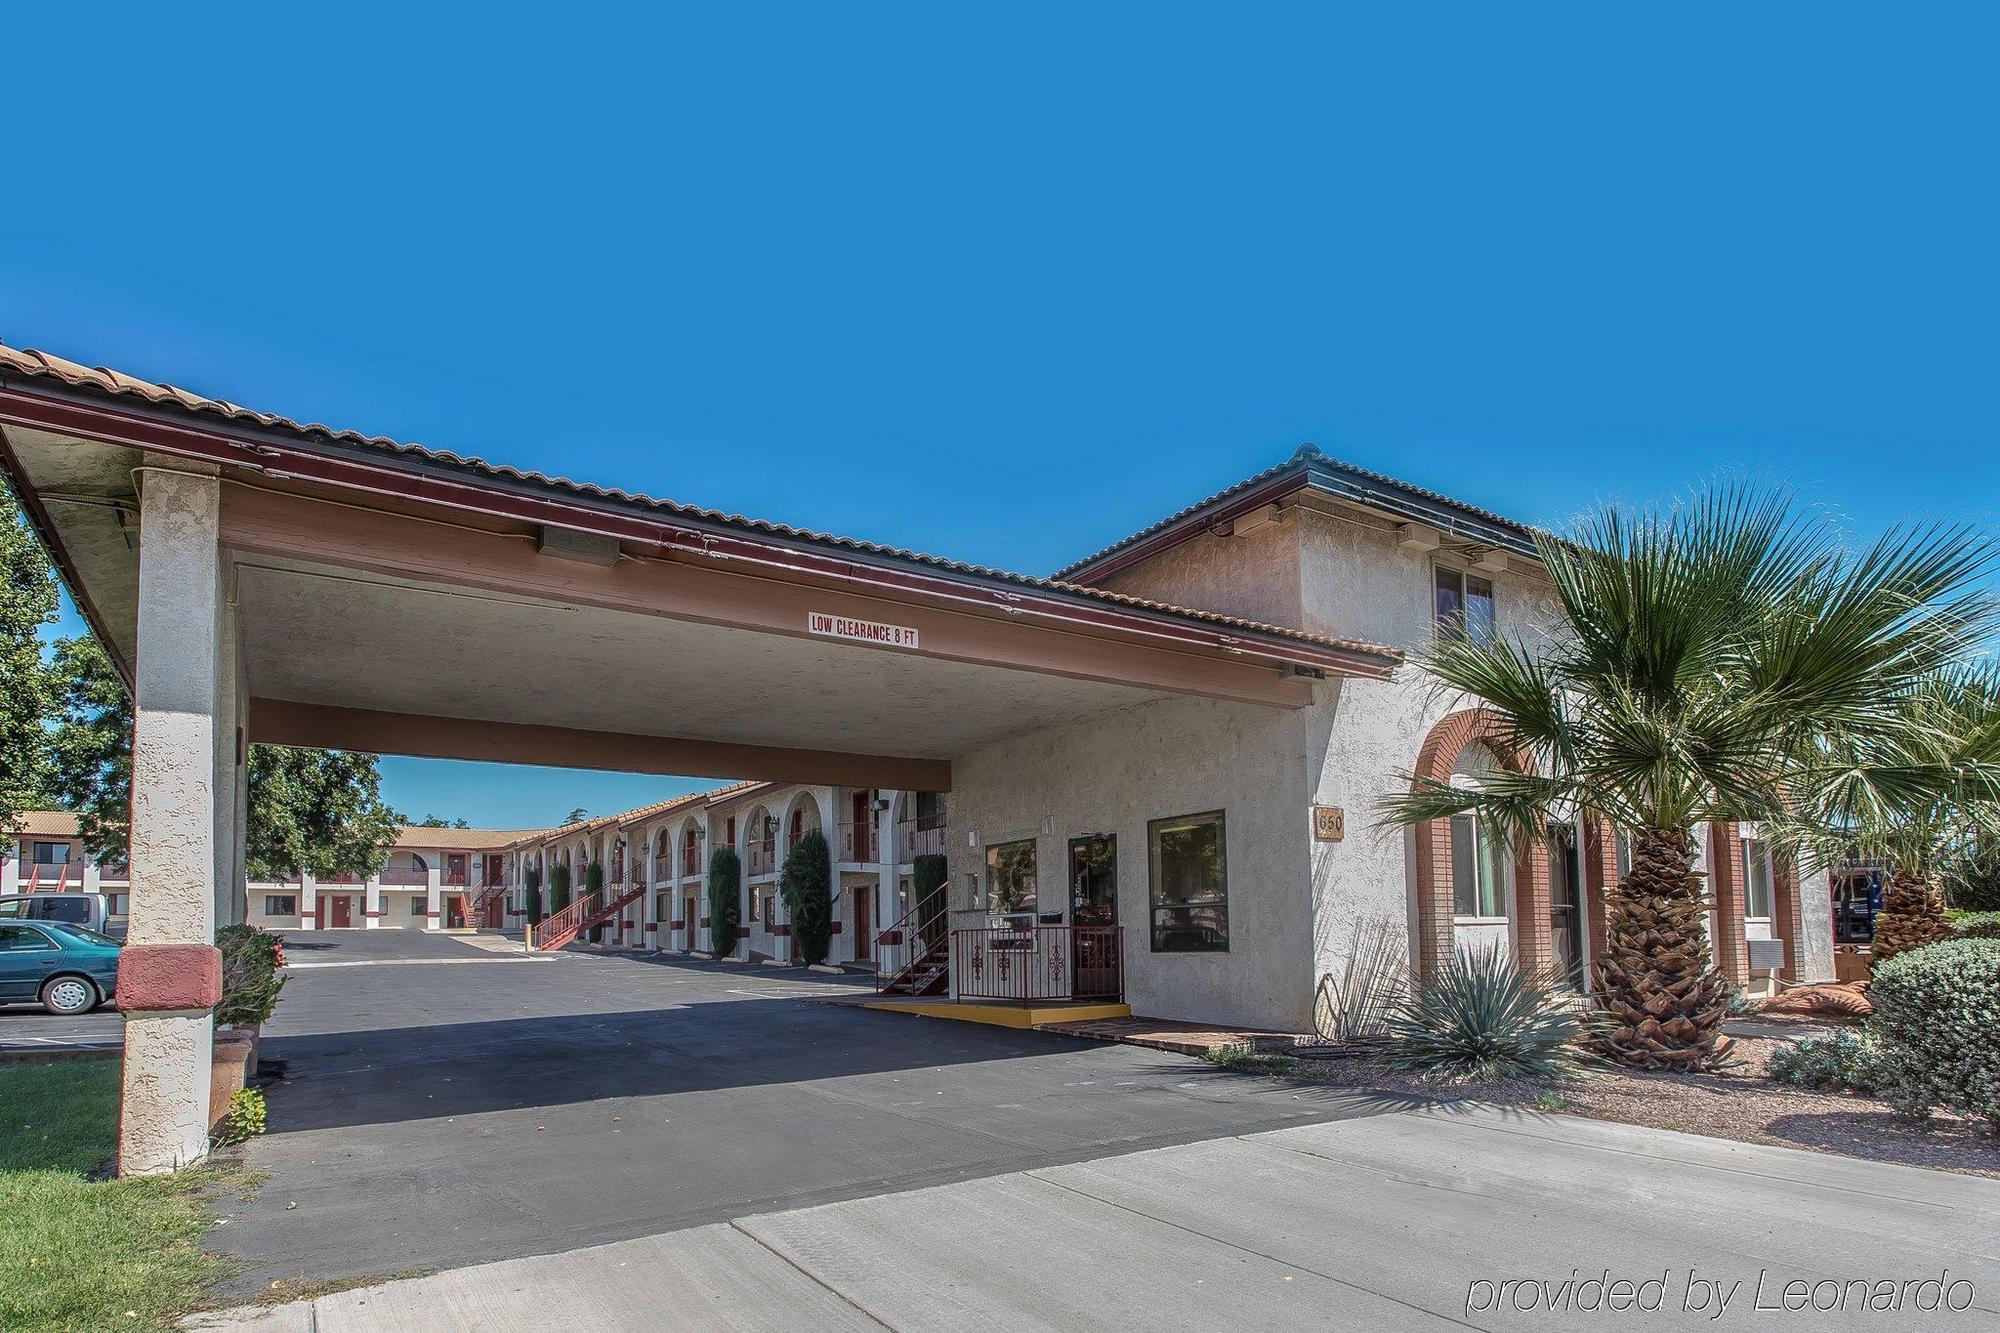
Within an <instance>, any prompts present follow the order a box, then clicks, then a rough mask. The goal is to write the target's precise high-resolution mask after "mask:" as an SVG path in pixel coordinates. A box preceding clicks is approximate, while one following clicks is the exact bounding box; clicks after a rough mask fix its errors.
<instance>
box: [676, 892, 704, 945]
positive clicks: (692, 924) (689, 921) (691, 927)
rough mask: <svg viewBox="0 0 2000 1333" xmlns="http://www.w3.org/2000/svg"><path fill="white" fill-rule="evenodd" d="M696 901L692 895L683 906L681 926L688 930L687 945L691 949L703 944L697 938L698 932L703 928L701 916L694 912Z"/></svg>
mask: <svg viewBox="0 0 2000 1333" xmlns="http://www.w3.org/2000/svg"><path fill="white" fill-rule="evenodd" d="M694 902H695V900H694V899H693V898H691V897H690V898H689V899H688V900H687V903H686V904H685V905H684V906H683V907H682V908H681V923H682V924H681V928H682V929H683V930H685V931H687V947H688V948H690V949H694V948H699V947H700V945H701V941H700V940H698V939H696V938H695V934H696V932H697V931H698V930H699V929H700V928H701V918H700V917H698V916H696V915H695V914H694Z"/></svg>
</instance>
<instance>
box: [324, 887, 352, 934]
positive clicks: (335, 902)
mask: <svg viewBox="0 0 2000 1333" xmlns="http://www.w3.org/2000/svg"><path fill="white" fill-rule="evenodd" d="M326 915H327V921H326V924H327V926H328V927H329V928H331V929H334V930H345V929H347V928H349V927H351V926H353V924H354V899H352V898H350V897H348V896H347V895H346V894H344V893H336V894H334V895H333V896H332V897H330V898H328V899H327V900H326Z"/></svg>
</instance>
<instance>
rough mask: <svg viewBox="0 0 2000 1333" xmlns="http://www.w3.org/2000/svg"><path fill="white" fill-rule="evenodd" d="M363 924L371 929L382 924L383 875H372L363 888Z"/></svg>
mask: <svg viewBox="0 0 2000 1333" xmlns="http://www.w3.org/2000/svg"><path fill="white" fill-rule="evenodd" d="M361 924H362V925H363V926H365V927H367V928H368V929H369V930H373V929H375V928H376V927H377V926H379V925H381V924H382V877H381V876H380V875H370V876H369V877H368V882H367V883H366V884H364V885H363V886H362V888H361Z"/></svg>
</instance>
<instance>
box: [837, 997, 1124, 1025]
mask: <svg viewBox="0 0 2000 1333" xmlns="http://www.w3.org/2000/svg"><path fill="white" fill-rule="evenodd" d="M861 1007H862V1008H863V1009H881V1010H883V1011H885V1012H888V1013H895V1014H919V1015H921V1016H923V1017H925V1018H952V1019H956V1020H958V1021H959V1022H961V1023H988V1024H991V1025H993V1026H994V1027H1003V1028H1034V1027H1040V1026H1042V1025H1043V1024H1044V1023H1087V1022H1090V1021H1091V1020H1093V1019H1099V1018H1130V1017H1131V1016H1132V1006H1131V1005H1129V1004H1058V1005H1047V1006H1043V1007H1041V1008H1033V1009H1030V1008H1025V1007H1023V1006H1021V1005H1018V1004H952V1003H950V1002H949V1001H946V1002H943V1003H938V1002H936V1001H931V1002H925V1001H922V1000H915V1001H912V1000H864V1001H863V1002H862V1004H861Z"/></svg>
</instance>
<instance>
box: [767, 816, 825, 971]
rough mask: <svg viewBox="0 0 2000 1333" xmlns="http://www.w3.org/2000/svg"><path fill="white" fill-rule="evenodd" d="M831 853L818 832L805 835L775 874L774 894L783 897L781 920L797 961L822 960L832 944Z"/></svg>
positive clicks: (816, 961) (823, 837) (812, 961)
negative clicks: (787, 925)
mask: <svg viewBox="0 0 2000 1333" xmlns="http://www.w3.org/2000/svg"><path fill="white" fill-rule="evenodd" d="M832 879H833V854H832V852H831V851H829V850H828V848H827V845H826V835H825V834H823V833H821V832H820V831H819V830H818V829H814V830H813V831H812V832H811V833H808V834H806V835H805V836H804V837H803V838H800V839H799V840H798V841H797V842H796V843H794V844H793V845H792V850H791V851H789V852H786V853H785V865H784V868H783V869H782V870H780V871H779V872H778V892H780V893H782V894H784V895H785V918H786V920H787V921H788V922H789V923H790V925H791V928H792V944H793V946H794V947H795V948H797V950H798V958H799V961H801V962H804V963H808V964H813V963H824V962H825V961H826V952H827V949H828V948H829V947H830V946H831V945H832V943H833V885H832Z"/></svg>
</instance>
